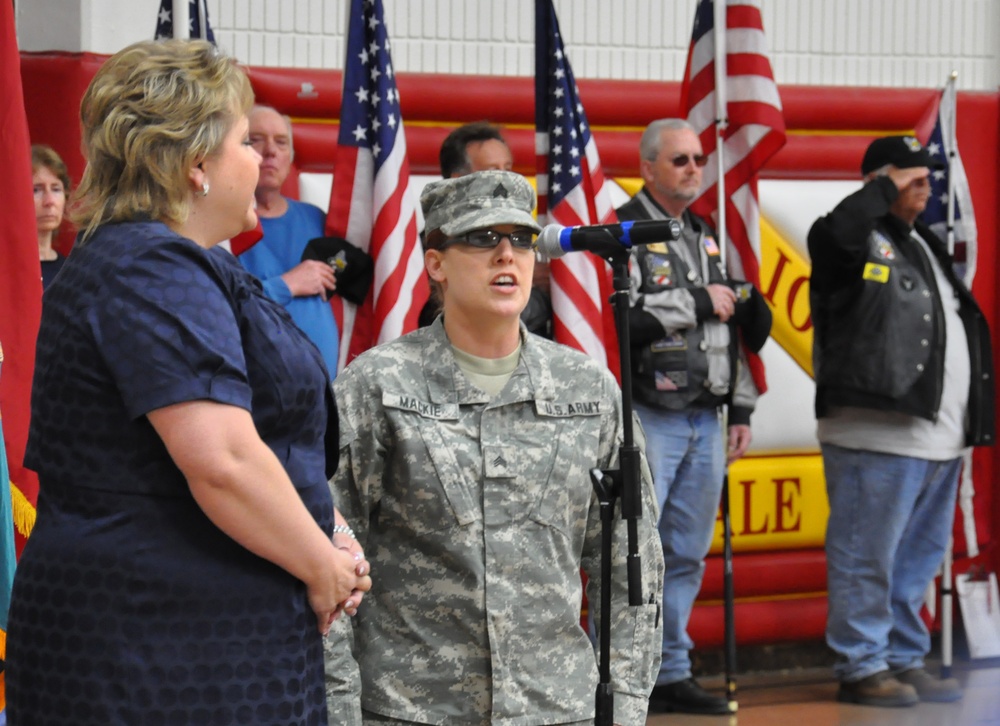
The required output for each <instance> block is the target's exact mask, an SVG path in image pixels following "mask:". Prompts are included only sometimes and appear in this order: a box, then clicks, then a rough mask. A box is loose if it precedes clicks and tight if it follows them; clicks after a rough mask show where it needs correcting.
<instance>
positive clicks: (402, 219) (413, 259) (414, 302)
mask: <svg viewBox="0 0 1000 726" xmlns="http://www.w3.org/2000/svg"><path fill="white" fill-rule="evenodd" d="M393 73H394V71H393V68H392V58H391V57H390V55H389V35H388V32H387V30H386V27H385V20H384V15H383V12H382V2H381V0H351V7H350V18H349V21H348V31H347V60H346V62H345V63H344V93H343V99H342V101H341V107H340V135H339V136H338V138H337V156H336V158H335V160H334V168H333V188H332V190H331V192H330V211H329V213H328V215H327V218H326V231H327V234H330V235H333V236H337V237H342V238H344V239H346V240H348V241H349V242H351V243H352V244H354V245H356V246H357V247H359V248H360V249H362V250H364V251H365V252H367V253H368V254H369V255H370V256H371V258H372V259H373V260H374V263H375V276H374V281H373V283H372V288H371V290H370V291H369V293H368V299H367V300H366V301H365V304H364V305H362V306H361V307H360V308H359V309H357V310H354V309H353V308H354V306H353V305H352V304H351V303H347V302H345V303H343V307H344V310H343V315H342V317H341V318H340V319H339V321H338V322H339V323H340V326H341V344H340V351H341V352H340V359H341V367H343V366H344V365H346V364H347V363H349V362H350V361H351V360H352V359H353V358H354V357H355V356H357V355H359V354H360V353H363V352H364V351H365V350H367V349H368V348H370V347H372V346H373V345H377V344H378V343H384V342H387V341H389V340H392V339H394V338H396V337H398V336H400V335H402V334H403V333H407V332H409V331H411V330H414V329H415V328H416V327H417V317H418V316H419V314H420V309H421V308H422V307H423V305H424V303H425V302H427V296H428V290H429V288H428V284H427V276H426V274H425V272H424V262H423V251H422V249H421V245H420V238H419V234H418V233H419V229H420V227H421V226H422V225H423V218H422V216H421V214H420V208H419V206H418V205H417V204H416V202H415V195H414V190H413V189H412V188H411V186H410V164H409V161H408V160H407V157H406V137H405V135H404V133H403V118H402V116H401V115H400V113H399V92H398V91H397V90H396V78H395V76H394V75H393ZM334 299H335V300H339V299H340V298H339V297H336V298H334Z"/></svg>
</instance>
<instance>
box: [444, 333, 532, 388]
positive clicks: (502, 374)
mask: <svg viewBox="0 0 1000 726" xmlns="http://www.w3.org/2000/svg"><path fill="white" fill-rule="evenodd" d="M451 350H452V352H453V353H454V354H455V362H456V363H458V367H459V368H460V369H461V371H462V373H464V374H465V377H466V378H468V379H469V381H470V382H471V383H472V384H473V385H474V386H476V387H478V388H481V389H482V390H484V391H486V392H487V393H488V394H490V398H492V397H493V396H496V395H497V394H498V393H500V391H502V390H503V387H504V386H506V385H507V381H509V380H510V377H511V375H513V373H514V369H515V368H517V362H518V361H519V360H520V358H521V344H520V343H518V344H517V348H515V349H514V352H513V353H511V354H510V355H506V356H504V357H503V358H480V357H479V356H477V355H472V354H471V353H466V352H465V351H464V350H459V349H458V348H456V347H455V346H451Z"/></svg>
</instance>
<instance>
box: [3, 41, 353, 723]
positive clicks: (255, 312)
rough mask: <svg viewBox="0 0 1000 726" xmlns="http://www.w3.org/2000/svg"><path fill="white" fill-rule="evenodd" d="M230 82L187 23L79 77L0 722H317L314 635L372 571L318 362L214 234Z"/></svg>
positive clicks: (244, 200)
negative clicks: (72, 203) (31, 499)
mask: <svg viewBox="0 0 1000 726" xmlns="http://www.w3.org/2000/svg"><path fill="white" fill-rule="evenodd" d="M252 100H253V94H252V91H251V89H250V85H249V81H248V80H247V77H246V75H245V73H244V72H243V71H242V70H240V69H239V68H238V67H237V66H236V64H235V63H234V62H233V61H232V59H230V58H227V57H225V56H223V55H221V54H219V53H218V52H217V51H216V50H215V49H214V47H212V46H211V45H209V44H208V43H203V42H200V41H167V42H159V43H154V42H145V43H138V44H136V45H133V46H130V47H129V48H126V49H125V50H123V51H121V52H120V53H118V54H116V55H115V56H113V57H112V58H111V59H109V60H108V61H107V62H106V63H105V64H104V66H103V67H102V68H101V69H100V70H99V71H98V73H97V75H96V76H95V77H94V80H93V82H92V83H91V85H90V87H89V89H88V90H87V92H86V94H85V95H84V98H83V102H82V108H81V120H82V125H83V145H84V151H85V155H86V156H87V169H86V171H85V173H84V176H83V180H82V182H81V185H80V188H79V190H78V204H77V210H76V214H75V217H76V221H77V223H78V225H79V228H80V230H81V234H80V237H79V239H78V241H77V244H76V249H75V250H74V252H73V255H72V256H71V257H70V258H69V259H68V260H67V262H66V265H65V266H64V268H63V270H62V272H61V273H60V275H59V277H58V279H57V280H56V281H55V282H53V284H52V285H51V286H50V287H49V289H48V290H47V292H46V296H45V301H44V308H43V313H42V324H41V329H40V331H39V337H38V350H37V360H36V370H35V379H34V384H33V389H32V421H31V429H30V435H29V443H28V451H27V455H26V463H27V464H28V465H29V466H31V467H32V468H34V469H35V470H36V471H37V472H38V474H39V481H40V485H41V486H40V493H39V499H38V516H37V521H36V525H35V528H34V531H33V532H32V535H31V537H30V538H29V540H28V544H27V546H26V547H25V550H24V553H23V556H22V559H21V561H20V563H19V565H18V569H17V572H16V575H15V582H14V587H13V593H12V604H11V610H10V620H9V629H8V636H9V638H8V650H7V654H8V660H7V687H8V688H7V696H8V712H7V713H8V719H9V723H10V724H11V726H18V725H19V724H66V723H73V724H101V726H107V725H109V724H144V725H147V726H148V725H152V724H196V723H204V724H207V723H211V724H229V723H241V724H303V725H304V724H325V723H327V713H326V705H325V696H324V687H323V656H322V638H323V635H324V634H325V633H326V632H327V631H328V630H329V627H330V624H331V623H332V622H333V620H334V618H335V617H337V615H338V614H339V613H340V612H342V611H346V612H348V613H349V614H350V613H353V612H355V611H356V608H357V605H358V604H359V602H360V600H361V597H362V596H363V593H364V592H365V591H366V590H367V589H368V588H369V587H370V585H371V581H370V579H369V577H368V573H367V570H368V565H367V562H366V561H365V560H364V559H363V556H362V555H361V553H360V550H359V549H358V548H357V546H356V543H354V542H353V540H352V538H351V535H350V530H349V528H347V527H346V524H345V523H344V522H343V520H342V519H339V515H338V514H337V513H336V511H335V509H334V507H333V502H332V500H331V497H330V494H329V489H328V487H327V485H326V482H327V478H328V475H329V474H330V472H329V471H327V465H326V451H327V449H328V448H329V450H331V451H332V452H334V455H335V454H336V448H337V447H336V441H337V423H336V422H337V419H336V410H335V407H334V404H333V401H332V397H331V394H330V391H329V387H328V385H327V381H328V379H329V377H328V375H327V372H326V370H325V368H324V365H323V359H322V357H321V356H320V353H319V351H318V350H317V349H316V348H315V346H313V345H312V344H311V343H310V342H309V341H308V339H307V338H306V337H305V336H304V335H303V334H302V333H301V332H300V331H299V330H298V328H296V327H295V326H294V325H293V324H292V323H291V321H290V319H289V318H288V316H287V314H286V313H285V311H284V310H283V309H282V308H281V307H280V306H278V305H276V304H274V303H272V302H271V301H270V300H268V299H267V298H266V297H265V296H264V295H263V293H262V291H261V288H260V285H259V284H258V283H257V281H256V280H255V279H254V278H252V277H251V276H250V275H249V274H248V273H246V272H245V271H243V269H242V268H241V267H240V265H239V264H238V263H237V262H236V261H235V259H234V258H232V257H231V256H230V255H229V254H228V253H227V252H226V251H225V250H222V249H219V248H217V247H215V245H216V244H217V243H218V242H220V241H222V240H224V239H227V238H229V237H232V236H234V235H235V234H237V233H239V232H241V231H244V230H246V229H249V228H251V227H253V226H254V223H255V215H254V211H253V199H254V188H255V186H256V183H257V175H258V165H259V162H260V157H259V156H258V155H257V153H256V152H255V151H254V149H253V147H252V146H250V144H249V140H248V138H247V128H248V125H247V118H246V111H247V110H248V109H249V107H250V105H251V103H252ZM327 442H330V445H329V447H328V446H327ZM331 461H333V462H335V461H336V459H335V458H331ZM335 525H336V526H335ZM332 720H333V721H335V720H336V719H335V718H334V719H332Z"/></svg>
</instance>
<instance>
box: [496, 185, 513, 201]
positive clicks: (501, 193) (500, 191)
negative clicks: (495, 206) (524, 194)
mask: <svg viewBox="0 0 1000 726" xmlns="http://www.w3.org/2000/svg"><path fill="white" fill-rule="evenodd" d="M509 196H510V194H508V193H507V187H505V186H504V185H503V184H497V188H496V189H494V190H493V197H494V198H496V197H504V198H505V199H506V198H507V197H509Z"/></svg>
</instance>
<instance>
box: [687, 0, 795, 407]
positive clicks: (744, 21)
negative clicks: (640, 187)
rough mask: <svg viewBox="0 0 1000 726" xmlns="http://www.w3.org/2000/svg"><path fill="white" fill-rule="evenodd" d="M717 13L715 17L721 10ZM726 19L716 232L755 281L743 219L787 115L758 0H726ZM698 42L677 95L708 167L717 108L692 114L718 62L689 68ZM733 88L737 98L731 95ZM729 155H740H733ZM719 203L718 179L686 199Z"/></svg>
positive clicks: (757, 365) (711, 205)
mask: <svg viewBox="0 0 1000 726" xmlns="http://www.w3.org/2000/svg"><path fill="white" fill-rule="evenodd" d="M701 2H704V3H711V0H701ZM701 9H707V8H705V6H703V5H700V4H699V10H701ZM696 12H697V11H696ZM715 20H716V22H718V21H719V19H718V18H716V19H715ZM724 23H725V25H724V31H725V32H724V36H725V38H726V47H727V55H726V76H727V81H726V83H727V88H726V91H727V93H726V102H727V108H726V112H725V116H726V117H727V119H728V127H727V129H726V130H725V132H724V139H723V149H722V153H724V154H726V155H727V157H729V158H727V159H726V163H727V165H728V166H729V168H727V169H725V171H724V177H723V180H722V181H723V184H724V185H725V189H726V191H727V197H726V199H727V201H726V229H725V230H720V232H725V234H726V235H727V237H728V238H729V243H730V246H731V247H732V248H733V249H735V250H736V253H737V254H738V255H739V257H740V263H741V264H742V267H743V271H744V275H745V277H746V278H747V279H748V280H750V281H752V282H754V283H759V269H758V268H759V264H758V261H757V257H756V254H755V253H754V247H755V246H759V245H755V244H754V242H755V241H757V240H758V239H759V236H760V229H759V226H757V225H751V226H752V227H753V228H748V227H747V226H746V225H747V224H751V222H752V221H753V220H756V219H757V214H756V212H757V185H756V175H757V174H758V173H759V171H760V168H761V167H762V166H763V165H764V163H765V162H766V161H767V160H768V159H769V158H770V157H771V156H772V155H773V154H774V153H775V152H776V151H777V150H778V149H779V148H781V147H782V146H783V145H784V143H785V122H784V117H783V115H782V112H781V108H780V101H779V100H778V94H777V87H776V86H775V85H774V76H773V73H772V71H771V64H770V61H769V60H768V58H767V56H766V54H765V52H764V42H763V41H764V38H763V22H762V19H761V14H760V7H759V3H756V2H754V3H740V4H732V0H730V2H729V3H727V7H726V17H725V20H724ZM712 25H713V30H712V32H709V33H706V34H705V35H703V36H701V37H700V38H698V39H697V48H698V58H699V59H700V61H699V62H701V61H703V60H705V59H706V58H708V57H710V56H711V52H712V49H713V48H714V45H715V37H716V35H715V30H717V28H716V27H715V23H713V24H712ZM755 33H756V34H757V35H755ZM695 47H696V40H695V36H694V35H693V36H692V44H691V47H690V48H689V50H688V58H687V66H686V68H685V71H684V83H683V85H682V89H681V101H682V108H684V109H685V110H686V111H687V113H688V117H689V120H692V121H694V122H695V123H696V124H704V125H703V126H699V127H696V130H697V131H698V134H699V138H700V139H701V141H702V146H703V149H704V151H705V153H706V154H707V155H709V157H710V158H709V165H710V168H712V167H714V165H716V164H717V159H716V154H717V153H719V150H718V149H717V144H716V138H715V128H714V126H713V124H712V123H711V121H712V120H714V117H715V115H716V112H715V111H714V109H713V110H712V112H711V114H707V113H706V109H705V108H700V109H699V113H698V114H697V116H698V120H697V121H696V120H695V119H694V118H693V115H694V112H695V109H696V108H698V106H699V104H701V105H705V104H708V103H711V102H712V101H711V99H710V97H711V96H712V95H713V94H714V92H715V62H714V60H711V61H709V62H707V63H705V65H704V67H702V68H699V69H698V70H697V72H696V73H694V72H693V69H692V62H693V59H694V57H695ZM755 49H759V52H754V50H755ZM749 94H758V97H757V98H745V97H744V96H747V95H749ZM734 95H735V96H736V97H735V98H733V97H732V96H734ZM759 127H764V128H769V129H771V130H770V131H769V132H767V133H765V134H763V135H762V136H761V137H760V138H757V139H756V141H754V140H753V139H754V138H755V137H756V136H757V134H758V133H759ZM748 144H753V146H752V148H749V149H748V148H747V145H748ZM741 155H742V158H740V157H741ZM732 159H737V160H736V161H732ZM742 194H746V195H748V196H747V197H742V196H740V197H739V199H740V201H739V204H743V205H749V206H750V208H749V209H747V210H746V212H747V214H748V215H750V216H749V217H748V218H747V219H746V220H745V219H744V217H743V211H742V210H741V209H740V208H739V207H738V203H737V201H734V200H736V199H737V197H738V195H742ZM717 206H718V182H716V183H712V184H709V186H708V187H707V188H705V189H703V190H702V193H701V195H700V196H699V197H698V199H697V200H695V202H694V203H693V204H692V205H691V207H692V209H693V210H694V211H695V212H696V213H697V214H700V215H702V216H704V217H711V216H713V215H714V213H715V212H716V211H717ZM745 352H746V353H747V358H748V363H749V368H750V372H751V375H752V376H753V378H754V382H755V383H756V384H757V387H758V390H760V391H761V392H764V391H765V390H766V388H767V384H766V381H765V378H764V375H763V373H764V371H763V364H762V363H761V361H760V359H759V358H758V357H757V356H755V355H753V354H751V353H750V352H749V351H745Z"/></svg>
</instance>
